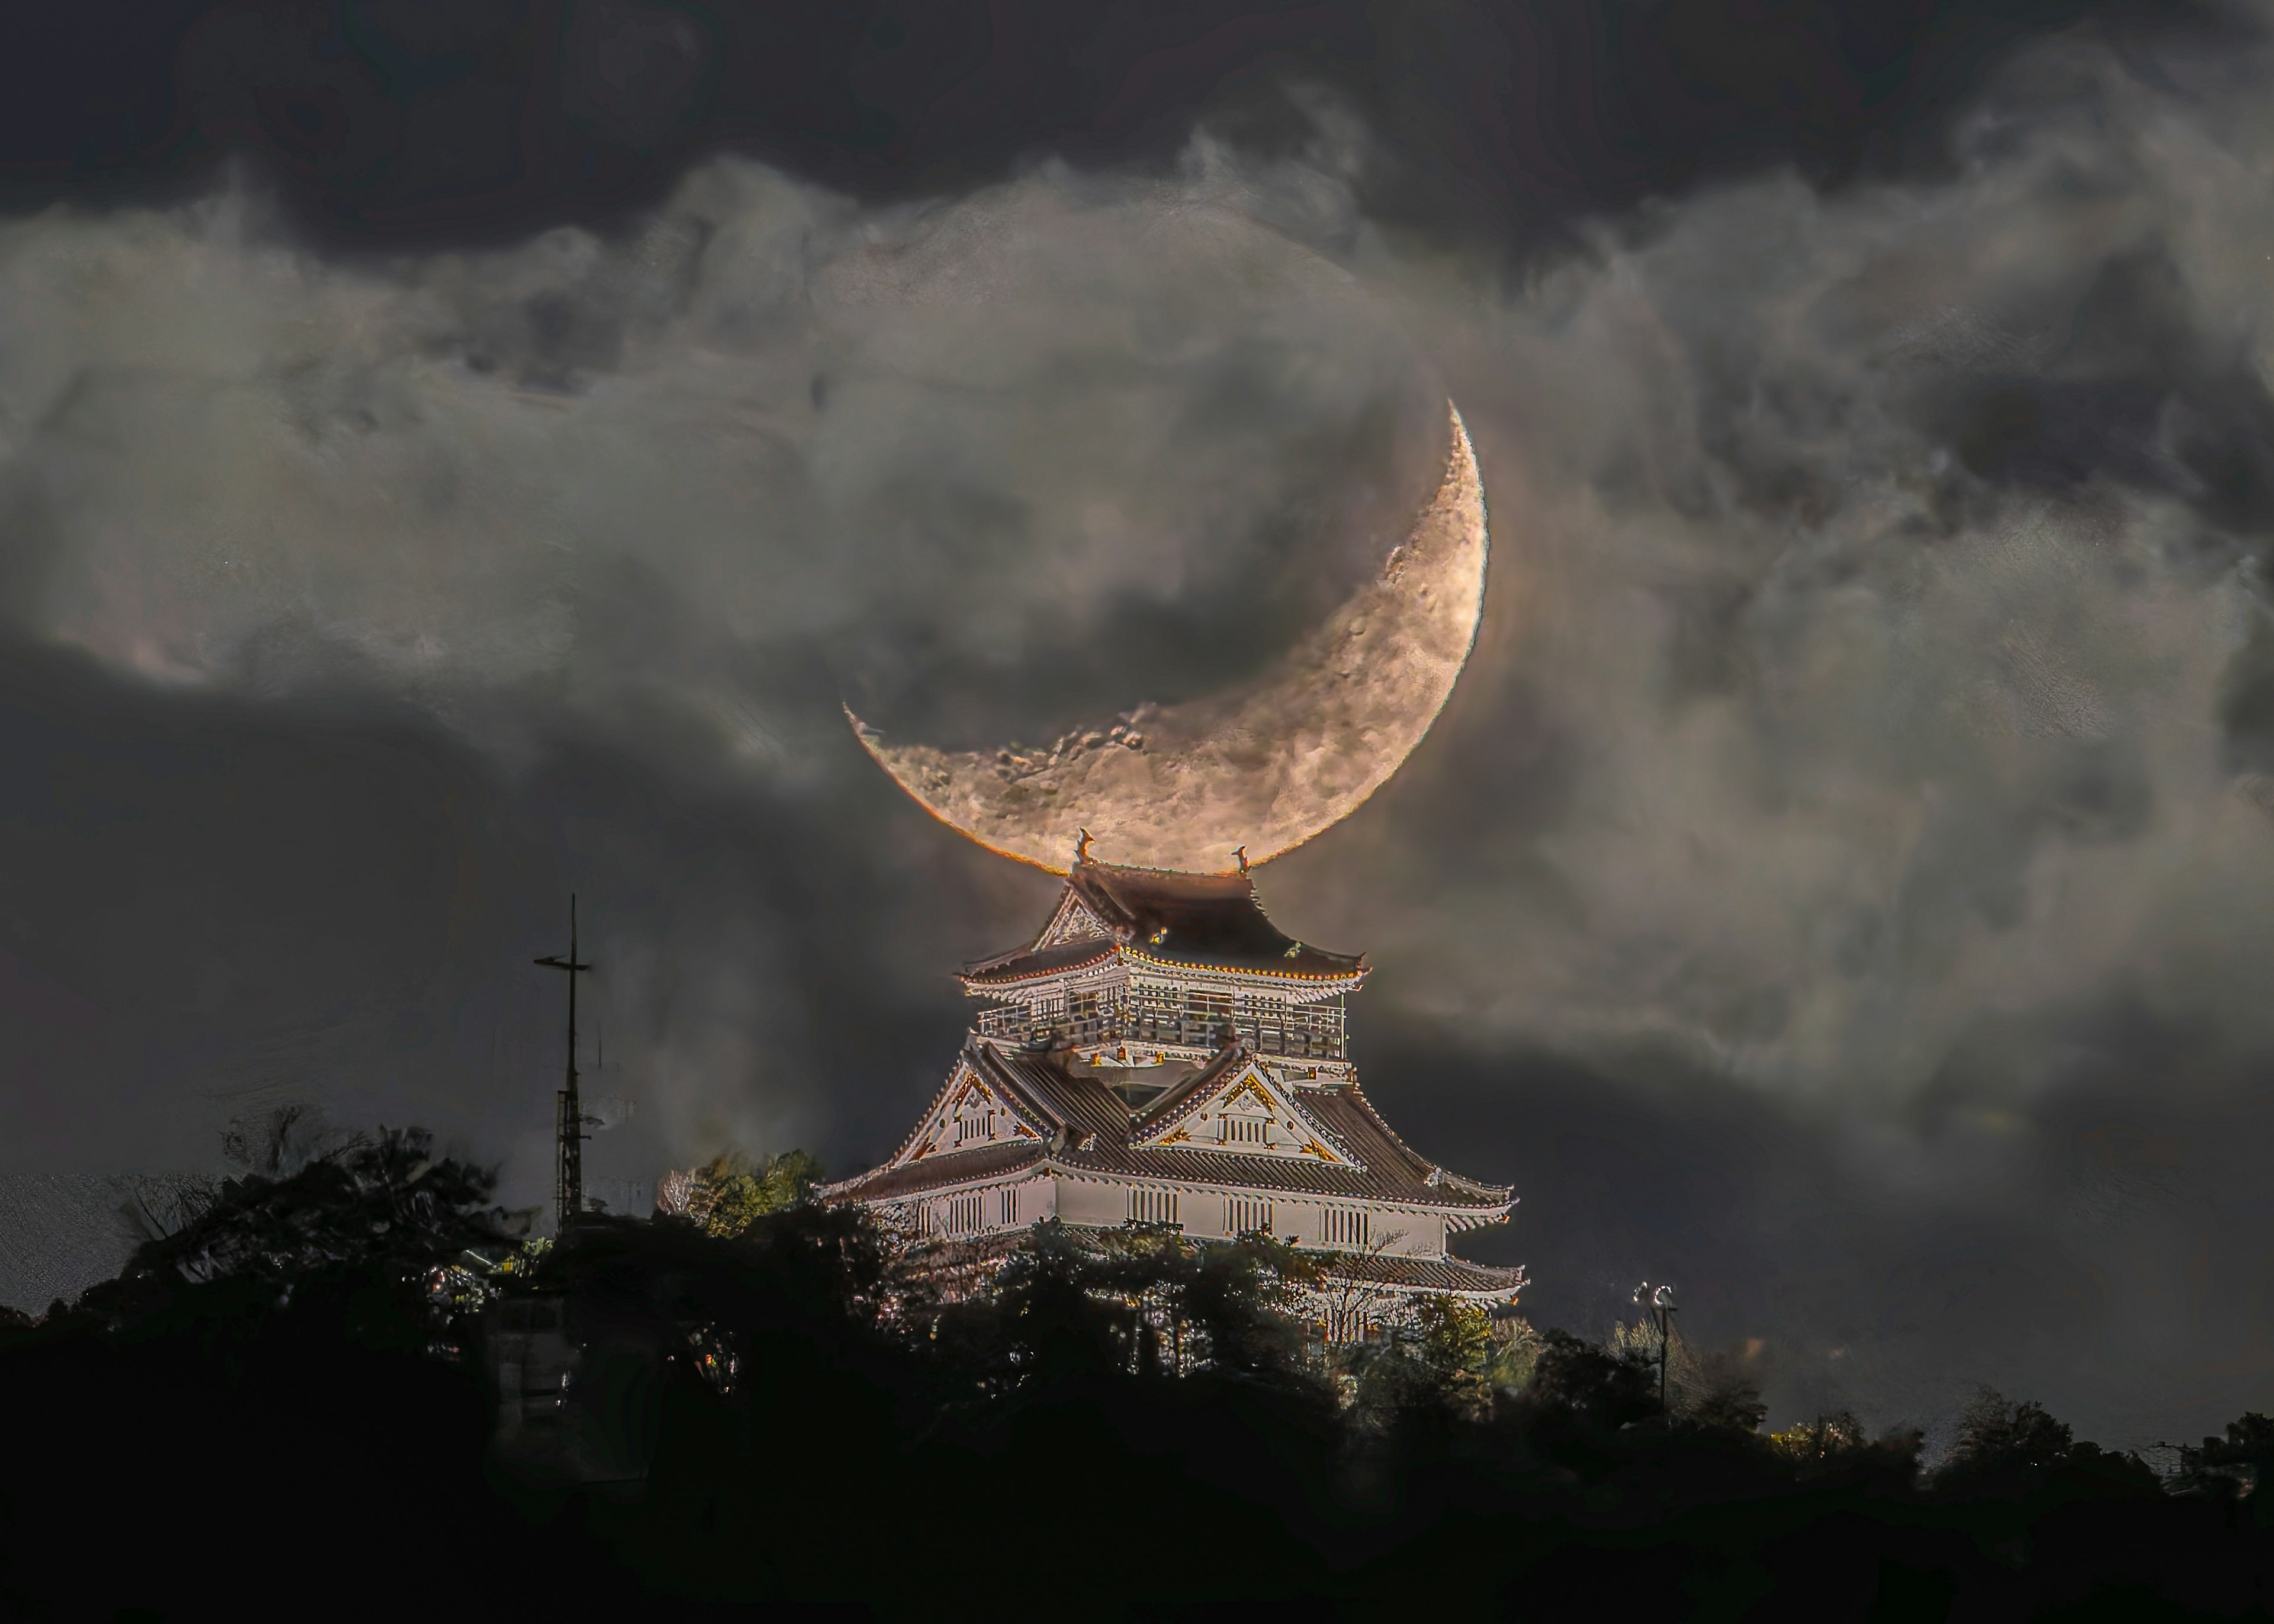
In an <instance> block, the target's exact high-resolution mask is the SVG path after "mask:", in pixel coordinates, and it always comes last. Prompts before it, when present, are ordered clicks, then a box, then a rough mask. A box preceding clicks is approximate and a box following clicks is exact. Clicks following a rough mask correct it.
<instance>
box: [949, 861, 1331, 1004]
mask: <svg viewBox="0 0 2274 1624" xmlns="http://www.w3.org/2000/svg"><path fill="white" fill-rule="evenodd" d="M1077 901H1078V902H1079V903H1080V904H1081V907H1082V908H1083V909H1084V910H1085V911H1087V913H1088V914H1091V915H1092V916H1094V917H1095V918H1096V921H1098V923H1099V924H1100V925H1102V926H1103V927H1104V928H1105V929H1107V930H1108V931H1110V932H1111V936H1091V937H1088V939H1086V940H1076V941H1059V942H1057V943H1051V942H1050V937H1051V936H1053V935H1057V934H1059V933H1060V931H1061V929H1062V926H1061V921H1063V920H1065V917H1066V915H1067V913H1068V905H1069V904H1070V903H1073V902H1077ZM1046 944H1047V945H1046ZM1117 944H1126V946H1127V947H1128V948H1130V949H1131V950H1132V951H1135V952H1137V953H1139V954H1141V955H1142V956H1143V957H1145V958H1147V959H1154V960H1156V961H1159V962H1161V963H1164V964H1170V965H1179V966H1181V965H1192V966H1204V967H1209V968H1215V969H1225V970H1246V971H1253V972H1258V973H1261V974H1270V975H1284V976H1290V977H1294V978H1297V979H1300V980H1306V981H1319V980H1329V979H1337V980H1338V979H1344V978H1351V979H1356V978H1359V977H1362V976H1363V975H1364V974H1366V960H1365V958H1364V956H1363V955H1354V954H1349V953H1330V952H1328V951H1326V950H1325V949H1323V948H1317V947H1312V946H1310V945H1309V944H1306V943H1301V942H1298V941H1296V940H1295V939H1294V938H1293V937H1292V936H1288V935H1287V934H1286V933H1285V932H1284V931H1283V930H1281V929H1279V928H1278V927H1277V926H1276V925H1275V924H1273V923H1272V922H1271V920H1270V916H1269V915H1268V914H1265V913H1264V911H1263V905H1262V903H1261V901H1259V900H1258V899H1257V898H1256V895H1255V887H1254V883H1251V882H1250V881H1249V879H1248V877H1247V876H1246V875H1244V874H1179V873H1174V872H1171V871H1169V870H1166V869H1161V868H1116V867H1114V866H1113V865H1111V864H1110V863H1082V864H1080V865H1078V866H1077V867H1076V868H1074V869H1073V872H1072V873H1070V874H1068V875H1067V876H1066V891H1065V896H1064V897H1063V898H1061V899H1060V902H1059V905H1058V908H1057V909H1055V910H1054V911H1053V912H1052V914H1051V915H1050V923H1049V924H1048V925H1046V926H1044V927H1043V930H1042V931H1041V932H1040V933H1039V934H1038V935H1037V936H1035V939H1034V940H1033V941H1032V942H1029V943H1028V944H1027V945H1025V946H1023V947H1020V948H1016V949H1014V950H1013V951H1010V952H1007V953H999V954H998V955H996V956H995V957H994V958H992V959H981V960H980V961H979V962H978V963H976V964H974V965H968V966H965V968H964V972H963V979H964V981H966V982H968V983H974V984H978V985H990V986H991V985H1001V984H1003V983H1005V982H1010V981H1026V980H1028V979H1029V978H1031V977H1034V976H1036V975H1043V974H1051V973H1054V972H1058V971H1063V970H1066V969H1071V968H1073V967H1076V966H1080V965H1082V964H1087V963H1090V962H1093V961H1095V960H1096V959H1103V957H1105V955H1106V953H1107V952H1109V951H1111V949H1112V948H1113V947H1114V946H1115V945H1117Z"/></svg>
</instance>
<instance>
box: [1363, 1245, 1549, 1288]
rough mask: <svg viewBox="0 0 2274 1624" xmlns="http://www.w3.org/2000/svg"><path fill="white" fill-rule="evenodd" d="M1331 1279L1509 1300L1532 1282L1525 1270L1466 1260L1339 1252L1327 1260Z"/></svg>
mask: <svg viewBox="0 0 2274 1624" xmlns="http://www.w3.org/2000/svg"><path fill="white" fill-rule="evenodd" d="M1326 1270H1327V1273H1328V1274H1329V1275H1330V1276H1339V1277H1340V1278H1342V1279H1344V1280H1356V1281H1363V1282H1366V1283H1367V1284H1368V1285H1376V1286H1388V1287H1390V1288H1392V1289H1402V1290H1407V1291H1427V1292H1432V1293H1437V1292H1447V1293H1454V1294H1458V1295H1461V1296H1468V1297H1487V1296H1488V1297H1507V1296H1512V1295H1513V1294H1515V1293H1516V1292H1517V1291H1519V1290H1521V1289H1523V1288H1524V1287H1525V1285H1526V1284H1528V1283H1529V1282H1527V1281H1526V1280H1525V1274H1524V1270H1523V1269H1522V1268H1521V1267H1518V1268H1496V1267H1494V1266H1493V1265H1491V1264H1489V1263H1472V1262H1470V1261H1469V1260H1468V1259H1465V1258H1394V1257H1389V1256H1387V1255H1381V1256H1374V1257H1367V1256H1364V1255H1359V1254H1353V1253H1350V1252H1340V1253H1337V1254H1335V1255H1334V1256H1332V1257H1330V1258H1329V1259H1328V1260H1327V1266H1326Z"/></svg>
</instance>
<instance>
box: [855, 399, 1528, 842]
mask: <svg viewBox="0 0 2274 1624" xmlns="http://www.w3.org/2000/svg"><path fill="white" fill-rule="evenodd" d="M1446 419H1447V428H1448V445H1447V448H1446V456H1445V467H1444V475H1443V477H1442V479H1441V480H1440V482H1439V484H1438V486H1437V491H1436V493H1435V495H1434V496H1433V497H1432V498H1431V499H1430V500H1429V502H1428V504H1427V506H1426V507H1424V508H1422V510H1421V512H1420V514H1419V515H1418V516H1417V517H1416V518H1415V520H1414V522H1413V524H1412V528H1411V530H1408V532H1407V533H1406V535H1405V538H1404V540H1402V541H1401V542H1399V543H1398V544H1397V545H1396V546H1395V547H1393V548H1391V549H1390V552H1389V556H1388V557H1387V558H1386V559H1385V560H1383V562H1382V568H1381V570H1380V572H1379V573H1378V574H1377V575H1376V576H1375V577H1374V579H1373V580H1372V581H1370V582H1369V583H1367V585H1366V586H1365V587H1363V588H1362V589H1360V590H1359V592H1358V593H1357V594H1356V595H1355V596H1354V597H1352V598H1351V599H1349V600H1348V601H1347V602H1346V603H1344V605H1342V606H1341V608H1339V609H1338V610H1337V611H1336V612H1335V613H1334V614H1333V616H1332V617H1330V618H1329V620H1327V621H1326V623H1325V624H1324V625H1322V626H1321V627H1320V628H1318V629H1317V630H1316V631H1315V632H1314V633H1312V634H1311V635H1309V636H1307V637H1306V638H1305V639H1304V640H1303V641H1302V642H1301V643H1299V644H1298V645H1297V646H1296V647H1295V648H1294V649H1293V650H1291V651H1290V652H1289V654H1288V655H1287V657H1286V658H1284V660H1282V661H1281V662H1280V663H1279V664H1278V665H1276V667H1275V668H1274V669H1273V670H1272V671H1270V672H1269V673H1267V674H1266V675H1264V676H1263V677H1262V678H1261V679H1260V680H1257V681H1255V682H1254V683H1252V684H1249V685H1247V686H1246V687H1244V688H1239V689H1237V690H1235V691H1233V692H1231V693H1227V694H1223V695H1212V696H1210V697H1208V698H1205V699H1200V700H1194V701H1191V702H1189V703H1183V704H1178V705H1171V706H1166V707H1163V706H1158V705H1153V704H1140V705H1138V706H1137V707H1136V708H1135V709H1133V710H1132V711H1126V712H1124V713H1123V714H1122V715H1120V716H1119V717H1118V718H1115V719H1114V720H1112V721H1110V722H1103V723H1100V724H1097V725H1096V726H1088V727H1081V728H1076V729H1075V730H1074V731H1073V732H1072V733H1067V734H1065V735H1064V736H1063V737H1061V738H1059V739H1058V741H1056V742H1055V743H1054V744H1052V745H1051V746H1050V747H1049V748H1047V749H1041V748H1036V749H1027V748H1019V747H1015V746H1005V747H1004V748H1000V749H997V750H992V751H957V752H948V751H944V750H940V749H937V748H934V747H932V746H930V745H927V744H921V743H911V744H894V743H891V742H888V741H886V739H885V736H884V735H883V734H882V733H879V732H878V731H877V729H875V728H873V727H870V726H869V725H868V724H866V723H864V722H863V721H862V720H861V718H859V717H857V716H855V715H854V714H853V711H852V710H851V708H850V707H847V711H846V715H847V718H850V719H851V721H852V723H853V727H854V731H855V733H856V734H857V735H858V737H859V738H860V740H861V742H862V746H863V747H864V748H867V750H868V751H869V753H870V755H871V756H874V757H875V758H876V759H877V763H878V764H879V765H881V766H882V767H883V768H884V769H885V771H887V772H889V773H891V774H892V778H894V779H895V780H896V781H897V782H898V783H899V784H900V787H901V788H903V789H905V790H906V791H907V793H909V794H910V795H911V796H913V797H915V800H916V801H917V802H918V803H919V804H920V805H922V807H923V808H924V809H925V810H926V811H928V812H930V814H931V815H932V816H935V817H937V818H938V819H939V820H940V821H942V822H943V823H947V824H949V825H951V826H952V827H953V828H955V829H956V830H958V831H960V832H962V833H964V834H966V835H968V836H969V837H970V838H973V839H974V840H976V841H978V842H979V843H980V844H981V845H983V846H987V847H989V848H990V849H991V850H993V851H997V852H1000V853H1003V854H1005V856H1009V857H1014V858H1017V859H1019V860H1020V861H1022V862H1028V863H1032V864H1034V865H1035V866H1036V867H1038V868H1044V869H1047V870H1049V871H1050V872H1051V873H1054V874H1058V873H1064V872H1065V870H1066V868H1067V867H1068V866H1069V865H1070V864H1071V863H1072V862H1073V861H1075V853H1076V849H1077V845H1078V843H1079V842H1080V840H1081V837H1082V834H1083V832H1084V831H1088V835H1089V836H1090V838H1091V845H1090V847H1089V852H1090V855H1091V856H1092V857H1094V858H1096V860H1098V861H1105V862H1111V863H1118V864H1122V865H1125V866H1127V867H1132V868H1172V869H1180V870H1185V871H1187V872H1199V873H1216V872H1224V871H1227V870H1230V869H1231V868H1234V867H1235V866H1236V865H1237V864H1238V862H1239V852H1240V850H1241V848H1243V847H1244V848H1245V852H1246V861H1248V862H1250V863H1251V864H1253V863H1261V862H1265V861H1269V860H1270V859H1271V858H1273V857H1276V856H1278V855H1280V854H1281V853H1285V852H1287V851H1290V850H1291V849H1293V848H1294V847H1296V846H1300V845H1302V844H1303V843H1304V842H1305V841H1306V840H1308V839H1310V838H1313V837H1314V836H1315V835H1318V834H1320V833H1321V832H1323V831H1326V830H1328V829H1329V828H1332V827H1333V826H1334V825H1335V824H1336V823H1340V822H1341V821H1342V820H1343V819H1344V818H1345V817H1347V816H1350V815H1351V813H1352V812H1354V811H1355V810H1357V809H1358V808H1359V806H1360V805H1362V804H1363V803H1364V802H1365V801H1366V799H1367V797H1368V796H1369V795H1371V794H1373V793H1374V791H1375V790H1377V789H1379V788H1381V787H1382V785H1383V784H1385V783H1387V782H1388V781H1389V777H1390V775H1391V774H1392V773H1394V772H1396V771H1397V769H1398V767H1399V766H1400V765H1401V764H1402V763H1404V760H1405V758H1406V757H1407V756H1410V755H1411V754H1412V751H1413V749H1414V748H1415V747H1416V746H1417V745H1419V743H1420V742H1421V740H1422V737H1423V735H1425V734H1426V733H1427V732H1428V731H1429V726H1430V724H1431V723H1433V722H1434V721H1435V720H1436V718H1437V713H1438V712H1439V711H1442V709H1443V708H1444V705H1445V702H1446V700H1447V699H1448V698H1449V697H1450V696H1451V694H1452V691H1453V684H1454V682H1455V681H1456V680H1458V678H1459V676H1460V674H1461V667H1462V666H1463V665H1465V663H1466V662H1467V659H1468V656H1469V650H1470V649H1471V648H1472V646H1473V645H1474V643H1475V641H1476V634H1477V626H1478V622H1479V620H1480V617H1481V616H1482V613H1483V609H1484V585H1485V565H1486V559H1487V553H1488V550H1489V538H1488V534H1487V523H1486V512H1485V494H1484V485H1483V482H1482V480H1481V478H1480V476H1479V474H1478V472H1477V462H1476V452H1475V448H1474V447H1472V445H1471V444H1470V441H1469V435H1468V430H1467V427H1466V426H1465V425H1464V424H1463V423H1462V421H1461V414H1460V411H1459V410H1458V409H1457V407H1455V406H1454V405H1453V404H1452V402H1446Z"/></svg>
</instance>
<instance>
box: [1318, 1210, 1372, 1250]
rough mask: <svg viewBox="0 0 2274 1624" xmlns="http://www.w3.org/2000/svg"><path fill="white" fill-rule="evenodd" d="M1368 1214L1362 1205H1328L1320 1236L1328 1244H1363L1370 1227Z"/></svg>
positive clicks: (1365, 1241)
mask: <svg viewBox="0 0 2274 1624" xmlns="http://www.w3.org/2000/svg"><path fill="white" fill-rule="evenodd" d="M1368 1216H1369V1214H1367V1210H1366V1208H1364V1207H1329V1208H1327V1212H1326V1224H1325V1229H1324V1233H1323V1235H1322V1237H1321V1238H1322V1239H1323V1240H1325V1242H1326V1244H1328V1245H1329V1246H1363V1245H1365V1244H1367V1239H1368V1238H1369V1230H1370V1229H1371V1226H1370V1225H1369V1224H1368V1223H1367V1218H1368Z"/></svg>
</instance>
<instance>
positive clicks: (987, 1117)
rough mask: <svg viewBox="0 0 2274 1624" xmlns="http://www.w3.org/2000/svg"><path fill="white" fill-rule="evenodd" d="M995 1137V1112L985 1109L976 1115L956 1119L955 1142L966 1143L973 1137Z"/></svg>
mask: <svg viewBox="0 0 2274 1624" xmlns="http://www.w3.org/2000/svg"><path fill="white" fill-rule="evenodd" d="M994 1137H995V1113H994V1112H992V1111H983V1112H981V1113H980V1114H979V1115H978V1116H959V1117H957V1118H956V1119H955V1142H956V1143H957V1144H959V1145H961V1144H965V1143H967V1142H968V1141H969V1140H972V1139H993V1138H994Z"/></svg>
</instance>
